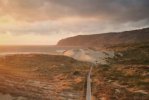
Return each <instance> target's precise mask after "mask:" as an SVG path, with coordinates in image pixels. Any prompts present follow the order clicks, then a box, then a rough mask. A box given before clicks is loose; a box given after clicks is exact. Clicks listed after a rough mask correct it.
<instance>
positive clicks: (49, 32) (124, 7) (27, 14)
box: [0, 0, 149, 45]
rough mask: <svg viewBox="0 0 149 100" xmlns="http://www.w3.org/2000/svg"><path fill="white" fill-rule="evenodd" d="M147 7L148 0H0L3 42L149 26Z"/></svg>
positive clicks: (51, 40)
mask: <svg viewBox="0 0 149 100" xmlns="http://www.w3.org/2000/svg"><path fill="white" fill-rule="evenodd" d="M148 8H149V0H141V1H140V0H132V1H130V0H73V1H71V0H0V45H53V44H56V43H57V42H58V40H60V39H62V38H66V37H70V36H75V35H86V34H97V33H103V32H111V31H114V32H115V31H124V30H131V29H136V28H142V27H148V26H149V13H148Z"/></svg>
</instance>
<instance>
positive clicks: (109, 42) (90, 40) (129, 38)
mask: <svg viewBox="0 0 149 100" xmlns="http://www.w3.org/2000/svg"><path fill="white" fill-rule="evenodd" d="M142 42H149V28H144V29H138V30H131V31H124V32H111V33H103V34H93V35H78V36H74V37H69V38H66V39H62V40H60V41H59V42H58V43H57V45H59V46H85V47H95V48H103V47H110V46H114V45H119V44H131V43H142Z"/></svg>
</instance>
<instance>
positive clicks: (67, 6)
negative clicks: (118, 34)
mask: <svg viewBox="0 0 149 100" xmlns="http://www.w3.org/2000/svg"><path fill="white" fill-rule="evenodd" d="M0 2H2V3H1V5H2V9H3V11H4V13H6V14H10V15H11V16H13V17H14V18H16V19H20V20H27V21H39V20H47V19H52V20H53V19H55V20H57V19H61V18H67V17H75V16H77V17H81V18H84V17H86V18H96V19H100V18H106V20H117V21H120V22H121V21H139V20H143V19H149V10H148V9H149V1H148V0H13V1H12V0H0Z"/></svg>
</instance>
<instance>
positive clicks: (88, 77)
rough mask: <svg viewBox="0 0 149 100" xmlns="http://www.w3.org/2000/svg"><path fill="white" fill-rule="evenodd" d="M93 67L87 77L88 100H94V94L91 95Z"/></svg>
mask: <svg viewBox="0 0 149 100" xmlns="http://www.w3.org/2000/svg"><path fill="white" fill-rule="evenodd" d="M92 68H93V66H91V67H90V71H89V73H88V76H87V90H86V100H91V99H92V93H91V71H92Z"/></svg>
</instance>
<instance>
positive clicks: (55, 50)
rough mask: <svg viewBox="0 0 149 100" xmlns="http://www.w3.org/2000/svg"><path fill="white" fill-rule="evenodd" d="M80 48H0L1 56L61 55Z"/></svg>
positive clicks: (27, 46) (41, 46) (40, 46)
mask: <svg viewBox="0 0 149 100" xmlns="http://www.w3.org/2000/svg"><path fill="white" fill-rule="evenodd" d="M78 48H80V47H70V46H69V47H68V46H54V45H32V46H29V45H25V46H23V45H21V46H0V55H5V54H56V55H58V54H61V53H63V52H64V51H66V50H70V49H78Z"/></svg>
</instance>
